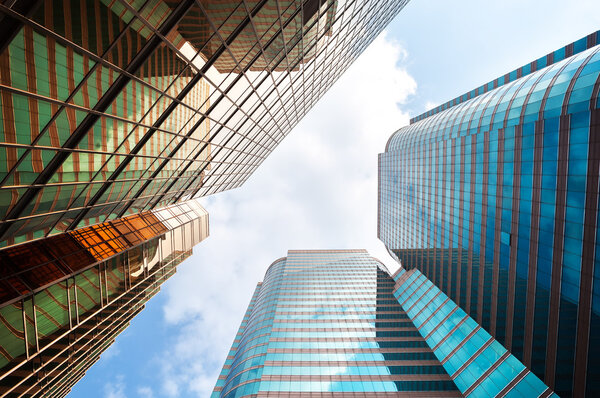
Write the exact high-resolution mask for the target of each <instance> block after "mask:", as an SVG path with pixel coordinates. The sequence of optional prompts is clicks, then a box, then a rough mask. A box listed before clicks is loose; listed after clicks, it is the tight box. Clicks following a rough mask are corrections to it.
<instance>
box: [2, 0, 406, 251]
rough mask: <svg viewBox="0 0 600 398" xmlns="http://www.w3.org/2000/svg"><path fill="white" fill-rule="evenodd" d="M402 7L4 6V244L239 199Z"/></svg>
mask: <svg viewBox="0 0 600 398" xmlns="http://www.w3.org/2000/svg"><path fill="white" fill-rule="evenodd" d="M406 2H407V0H402V1H391V0H371V1H355V0H346V1H340V0H304V1H302V0H296V1H292V0H285V1H284V0H250V1H248V0H246V1H241V0H225V1H221V0H219V1H216V0H196V1H195V0H184V1H170V0H146V1H142V0H116V1H115V0H110V1H109V0H85V1H81V2H77V1H67V0H39V1H25V0H19V1H15V2H11V3H10V4H11V6H7V5H0V18H1V20H2V26H1V27H0V84H1V87H2V92H1V94H0V101H1V104H2V105H1V107H2V112H1V113H0V247H2V246H9V245H12V244H16V243H21V242H24V241H28V240H32V239H38V238H43V237H46V236H50V235H52V234H56V233H61V232H64V231H68V230H73V229H76V228H79V227H83V226H87V225H91V224H96V223H100V222H104V221H107V220H112V219H115V218H119V217H123V216H127V215H130V214H135V213H138V212H140V211H145V210H149V209H154V208H160V207H163V206H166V205H169V204H172V203H176V202H181V201H184V200H188V199H190V198H197V197H201V196H205V195H209V194H212V193H215V192H219V191H223V190H227V189H231V188H235V187H238V186H240V185H241V184H242V183H243V182H244V181H246V179H247V178H248V176H250V175H251V174H252V172H253V171H254V170H255V169H256V168H257V167H258V166H259V165H260V164H261V163H262V161H263V160H264V159H265V158H266V157H267V156H268V155H269V153H270V152H271V151H272V150H273V149H274V148H275V147H276V146H277V145H278V144H279V142H281V140H282V139H283V138H284V137H285V136H286V135H287V134H288V133H289V132H290V130H291V129H292V128H293V127H294V126H295V125H296V124H297V123H298V122H299V120H300V119H301V118H302V117H303V115H304V114H305V113H306V112H307V111H308V110H309V109H310V108H311V107H312V106H313V105H314V104H315V102H316V101H317V100H318V99H319V98H320V97H321V96H322V95H323V94H324V93H325V92H326V91H327V90H328V89H329V87H331V85H332V84H333V83H334V82H335V81H336V80H337V78H338V77H339V76H340V75H341V74H342V73H343V72H344V71H345V70H346V68H348V66H349V65H350V64H351V63H352V62H353V61H354V59H356V57H358V55H359V54H360V53H361V52H362V51H363V50H364V48H365V47H366V46H367V45H368V44H369V43H370V42H371V41H372V40H373V39H374V38H375V36H376V35H377V34H378V33H379V32H380V31H381V30H382V29H383V28H384V27H385V26H386V24H387V23H388V22H389V21H390V20H391V19H392V18H393V17H394V16H395V15H396V14H397V13H398V12H399V11H400V10H401V9H402V8H403V7H404V5H405V3H406Z"/></svg>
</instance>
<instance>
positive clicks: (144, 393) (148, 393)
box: [137, 386, 154, 398]
mask: <svg viewBox="0 0 600 398" xmlns="http://www.w3.org/2000/svg"><path fill="white" fill-rule="evenodd" d="M137 394H138V395H139V396H140V397H144V398H152V397H154V391H152V389H151V388H150V387H148V386H142V387H138V389H137Z"/></svg>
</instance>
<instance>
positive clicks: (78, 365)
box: [0, 200, 208, 397]
mask: <svg viewBox="0 0 600 398" xmlns="http://www.w3.org/2000/svg"><path fill="white" fill-rule="evenodd" d="M207 236H208V213H207V212H206V211H205V210H204V209H203V208H202V207H200V206H199V205H198V204H197V203H196V201H195V200H192V201H188V202H185V203H182V204H174V205H170V206H167V207H165V208H162V209H160V210H150V211H146V212H142V213H139V214H135V215H131V216H128V217H123V218H121V219H118V220H114V221H107V222H105V223H102V224H97V225H94V226H90V227H84V228H80V229H77V230H76V231H71V232H66V233H63V234H59V235H54V236H52V237H50V238H47V239H42V240H38V241H33V242H30V243H26V244H23V245H18V246H13V247H9V248H7V249H5V250H3V251H0V262H1V264H2V266H3V267H4V268H3V275H2V279H0V286H1V287H2V290H1V296H0V299H1V300H2V302H3V303H4V304H3V306H2V307H1V308H0V369H1V373H0V396H5V394H6V396H27V397H32V396H34V397H38V396H47V397H61V396H64V395H66V394H67V393H68V392H69V390H70V388H71V387H72V386H73V384H75V383H76V382H77V381H78V380H79V379H80V378H81V377H83V375H84V373H85V371H86V370H87V369H88V368H89V367H90V366H91V365H92V364H94V362H96V361H97V360H98V358H99V356H100V354H101V353H102V352H103V351H104V350H105V349H106V348H107V347H108V346H109V345H110V344H111V343H112V342H113V341H114V339H115V337H116V335H117V334H119V333H120V332H121V331H123V329H125V328H126V327H127V326H128V324H129V321H130V320H131V318H133V317H134V316H135V315H136V314H137V313H138V312H140V311H141V310H142V309H143V308H144V303H145V302H146V301H148V300H149V299H150V298H151V297H152V296H153V295H154V294H155V293H157V292H158V290H159V286H160V285H161V284H162V283H163V282H164V281H165V280H166V279H167V278H169V277H170V276H172V275H173V274H174V273H175V266H176V265H178V264H179V263H181V262H182V261H183V260H185V259H186V258H187V257H189V256H190V254H191V253H192V247H193V246H194V245H195V244H197V243H199V242H200V241H202V240H203V239H205V238H206V237H207Z"/></svg>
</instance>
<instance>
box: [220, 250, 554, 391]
mask: <svg viewBox="0 0 600 398" xmlns="http://www.w3.org/2000/svg"><path fill="white" fill-rule="evenodd" d="M474 325H476V322H475V321H474V320H473V319H471V318H469V316H468V315H466V314H465V313H464V312H463V311H462V310H460V309H459V308H458V306H457V305H456V304H454V303H453V302H452V301H451V300H450V299H449V298H448V297H446V296H445V295H444V294H443V293H442V292H441V291H440V290H439V289H437V288H436V287H435V286H433V284H432V283H431V282H429V281H428V280H427V278H425V277H424V276H423V275H422V274H420V273H419V272H418V271H417V272H415V271H409V272H407V271H406V270H404V269H400V270H399V271H398V272H397V273H396V274H394V276H393V277H392V275H390V273H389V271H388V270H387V269H386V268H385V266H384V265H383V264H381V263H380V262H379V261H378V260H376V259H374V258H373V257H371V256H369V255H368V253H367V252H366V251H364V250H290V251H288V255H287V257H284V258H281V259H279V260H277V261H275V262H274V263H273V264H271V266H270V267H269V268H268V270H267V272H266V274H265V278H264V281H263V282H262V283H259V284H258V286H257V288H256V290H255V292H254V295H253V297H252V300H251V301H250V304H249V306H248V310H247V311H246V314H245V316H244V319H243V320H242V324H241V326H240V329H239V331H238V333H237V335H236V337H235V340H234V342H233V345H232V347H231V350H230V352H229V355H228V356H227V359H226V361H225V365H224V366H223V370H222V372H221V375H220V376H219V379H218V381H217V385H216V387H215V389H214V391H213V394H212V397H214V398H216V397H243V396H257V397H267V396H278V397H287V396H299V394H302V395H306V396H322V393H327V396H330V397H337V396H339V397H351V396H360V397H365V396H368V397H370V396H373V397H375V396H377V397H381V396H390V397H391V396H410V397H431V396H437V397H458V396H462V394H461V393H463V394H465V395H467V396H469V394H471V395H470V396H473V397H476V396H485V395H486V394H490V392H493V391H495V392H503V394H501V396H504V395H511V394H512V396H543V397H548V396H551V395H552V391H551V390H550V389H549V388H548V387H547V386H546V385H544V383H542V382H541V381H540V380H539V379H538V378H537V377H535V375H533V374H532V373H531V372H529V371H528V370H527V369H526V368H525V366H524V365H523V364H521V363H520V362H519V361H518V360H517V359H516V358H514V356H512V355H510V353H508V352H507V351H506V350H505V349H504V348H503V347H502V346H501V345H500V344H499V343H497V342H496V341H495V340H494V339H493V338H491V336H490V335H489V334H488V333H486V332H485V331H484V330H483V329H481V328H477V327H475V326H474Z"/></svg>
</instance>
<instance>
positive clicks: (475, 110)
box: [378, 32, 600, 397]
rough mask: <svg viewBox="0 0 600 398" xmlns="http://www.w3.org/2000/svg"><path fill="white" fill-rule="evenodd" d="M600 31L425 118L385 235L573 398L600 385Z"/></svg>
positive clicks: (382, 206)
mask: <svg viewBox="0 0 600 398" xmlns="http://www.w3.org/2000/svg"><path fill="white" fill-rule="evenodd" d="M598 44H600V32H595V33H593V34H590V35H588V36H587V37H584V38H582V39H581V40H578V41H576V42H574V43H571V44H569V45H567V46H565V47H563V48H561V49H559V50H557V51H555V52H553V53H550V54H548V55H546V56H544V57H541V58H539V59H537V60H535V61H533V62H531V63H529V64H527V65H524V66H523V67H520V68H518V69H516V70H514V71H512V72H510V73H507V74H506V75H504V76H501V77H499V78H498V79H495V80H493V81H491V82H489V83H487V84H485V85H483V86H481V87H478V88H477V89H474V90H472V91H470V92H468V93H467V94H464V95H462V96H460V97H458V98H455V99H454V100H452V101H449V102H447V103H445V104H442V105H440V106H438V107H436V108H435V109H433V110H431V111H429V112H426V113H425V114H423V115H421V116H418V117H416V118H414V119H413V120H412V121H411V124H410V125H409V126H407V127H404V128H402V129H400V130H398V131H397V132H396V133H394V134H393V135H392V136H391V137H390V139H389V141H388V144H387V146H386V149H385V153H383V154H381V155H380V157H379V214H378V236H379V238H380V239H381V240H382V241H383V242H384V244H385V245H386V247H387V248H388V250H389V251H390V252H391V253H392V254H393V255H395V256H396V257H397V258H398V260H399V262H400V263H401V264H402V266H403V267H404V268H405V269H407V270H418V271H419V272H421V273H422V274H423V275H425V276H426V277H427V278H428V279H429V280H431V281H432V282H433V283H434V284H435V285H436V286H437V287H439V288H440V289H441V290H442V291H443V292H444V293H445V294H446V295H447V296H448V297H449V298H450V299H451V300H453V301H454V302H455V303H456V304H458V305H459V306H460V307H461V309H462V310H464V311H465V312H466V313H467V314H469V315H470V316H471V317H472V318H473V319H475V320H476V321H477V323H478V324H479V325H480V326H481V327H482V328H484V329H485V330H486V331H487V332H489V333H490V334H491V335H492V336H494V338H495V339H496V340H498V342H500V343H501V344H502V345H503V346H504V347H505V348H506V349H507V350H508V351H510V352H511V353H512V354H513V355H514V356H515V357H516V358H517V359H519V360H520V361H522V362H523V363H524V364H525V365H526V366H527V367H528V368H529V369H531V371H533V372H534V373H535V374H536V375H537V376H538V377H539V378H540V379H541V380H543V381H544V383H545V384H547V385H548V386H549V387H550V388H552V389H553V390H554V391H556V393H557V394H558V395H560V396H561V397H568V396H590V397H591V396H598V395H600V362H599V361H600V317H599V315H600V273H599V271H600V267H599V262H600V255H599V253H598V250H599V248H600V233H598V231H599V228H600V219H599V218H598V217H599V214H600V213H599V212H598V192H599V191H598V172H599V167H600V130H599V128H600V127H599V126H600V110H599V109H598V108H599V103H598V92H599V89H600V46H599V45H598Z"/></svg>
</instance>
